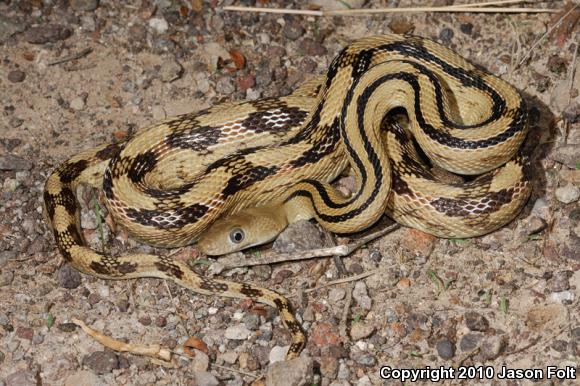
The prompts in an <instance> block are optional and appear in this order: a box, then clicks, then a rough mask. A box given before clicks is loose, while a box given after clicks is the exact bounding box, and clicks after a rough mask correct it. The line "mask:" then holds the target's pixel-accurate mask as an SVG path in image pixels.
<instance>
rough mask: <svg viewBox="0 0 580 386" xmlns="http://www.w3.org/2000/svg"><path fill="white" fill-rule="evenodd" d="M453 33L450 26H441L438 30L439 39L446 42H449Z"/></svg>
mask: <svg viewBox="0 0 580 386" xmlns="http://www.w3.org/2000/svg"><path fill="white" fill-rule="evenodd" d="M454 35H455V33H454V32H453V30H452V29H451V28H443V29H442V30H441V32H439V40H441V41H442V42H443V43H447V44H448V43H450V42H451V39H453V36H454Z"/></svg>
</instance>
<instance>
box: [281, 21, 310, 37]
mask: <svg viewBox="0 0 580 386" xmlns="http://www.w3.org/2000/svg"><path fill="white" fill-rule="evenodd" d="M304 32H305V31H304V28H303V27H302V25H300V22H299V21H292V22H290V23H286V24H285V25H284V28H283V29H282V33H283V34H284V37H286V38H287V39H289V40H292V41H294V40H296V39H298V38H299V37H301V36H303V35H304Z"/></svg>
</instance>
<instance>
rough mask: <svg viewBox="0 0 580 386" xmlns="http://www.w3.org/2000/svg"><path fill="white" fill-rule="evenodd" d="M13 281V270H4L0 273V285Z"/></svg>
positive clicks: (3, 285)
mask: <svg viewBox="0 0 580 386" xmlns="http://www.w3.org/2000/svg"><path fill="white" fill-rule="evenodd" d="M13 281H14V272H12V271H5V272H2V273H0V287H5V286H7V285H10V284H12V282H13Z"/></svg>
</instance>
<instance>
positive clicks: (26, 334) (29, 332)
mask: <svg viewBox="0 0 580 386" xmlns="http://www.w3.org/2000/svg"><path fill="white" fill-rule="evenodd" d="M16 336H17V337H19V338H20V339H28V340H32V338H33V337H34V330H33V329H32V328H30V327H18V328H17V329H16Z"/></svg>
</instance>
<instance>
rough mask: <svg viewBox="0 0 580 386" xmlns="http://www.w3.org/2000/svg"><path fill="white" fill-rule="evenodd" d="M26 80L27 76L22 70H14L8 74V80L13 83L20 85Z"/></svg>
mask: <svg viewBox="0 0 580 386" xmlns="http://www.w3.org/2000/svg"><path fill="white" fill-rule="evenodd" d="M25 78H26V74H25V73H24V72H23V71H20V70H14V71H10V72H9V73H8V80H9V81H11V82H12V83H20V82H22V81H24V79H25Z"/></svg>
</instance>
